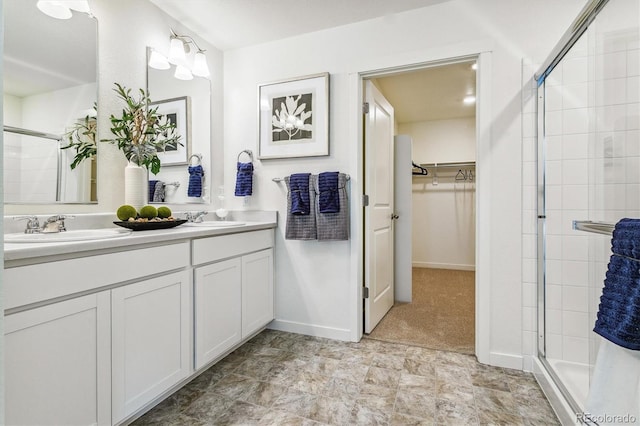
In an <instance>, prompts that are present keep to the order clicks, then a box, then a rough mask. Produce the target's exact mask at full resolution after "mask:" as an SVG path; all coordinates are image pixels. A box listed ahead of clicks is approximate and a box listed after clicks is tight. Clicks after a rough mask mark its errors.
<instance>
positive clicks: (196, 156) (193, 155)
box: [189, 154, 202, 166]
mask: <svg viewBox="0 0 640 426" xmlns="http://www.w3.org/2000/svg"><path fill="white" fill-rule="evenodd" d="M193 157H195V158H196V164H192V163H191V161H192V160H193ZM200 164H202V154H191V157H189V165H191V166H199V165H200Z"/></svg>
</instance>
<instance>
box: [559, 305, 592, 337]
mask: <svg viewBox="0 0 640 426" xmlns="http://www.w3.org/2000/svg"><path fill="white" fill-rule="evenodd" d="M562 335H563V336H569V337H582V338H587V337H589V315H588V314H587V313H586V312H573V311H564V312H563V313H562Z"/></svg>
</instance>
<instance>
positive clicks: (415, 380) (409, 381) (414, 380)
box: [398, 372, 436, 395]
mask: <svg viewBox="0 0 640 426" xmlns="http://www.w3.org/2000/svg"><path fill="white" fill-rule="evenodd" d="M398 389H404V390H411V391H420V392H423V393H427V394H430V395H435V391H436V379H435V377H427V376H417V375H415V374H409V373H405V372H402V373H400V382H399V383H398Z"/></svg>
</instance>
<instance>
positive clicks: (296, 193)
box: [288, 173, 313, 215]
mask: <svg viewBox="0 0 640 426" xmlns="http://www.w3.org/2000/svg"><path fill="white" fill-rule="evenodd" d="M309 176H311V173H296V174H293V175H291V176H289V184H288V185H289V198H290V200H291V206H290V208H289V212H290V213H291V214H295V215H308V214H309V213H310V212H311V206H312V204H311V203H310V198H309V193H310V191H309V188H312V189H313V187H312V186H311V185H309Z"/></svg>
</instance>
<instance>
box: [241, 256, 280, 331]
mask: <svg viewBox="0 0 640 426" xmlns="http://www.w3.org/2000/svg"><path fill="white" fill-rule="evenodd" d="M271 320H273V249H268V250H263V251H259V252H257V253H252V254H248V255H246V256H242V338H245V337H248V336H249V335H250V334H252V333H254V332H255V331H257V330H259V329H260V328H261V327H263V326H265V325H267V324H268V323H269V322H270V321H271Z"/></svg>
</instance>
